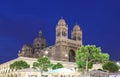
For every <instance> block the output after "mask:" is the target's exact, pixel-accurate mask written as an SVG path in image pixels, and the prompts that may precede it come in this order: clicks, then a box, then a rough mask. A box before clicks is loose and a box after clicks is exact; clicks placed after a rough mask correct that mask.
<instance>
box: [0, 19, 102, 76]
mask: <svg viewBox="0 0 120 77" xmlns="http://www.w3.org/2000/svg"><path fill="white" fill-rule="evenodd" d="M81 46H82V30H81V29H80V26H79V25H78V24H76V25H74V27H73V30H72V32H71V39H69V38H68V25H67V23H66V22H65V20H64V19H63V18H62V19H60V20H59V21H58V23H57V26H56V40H55V44H54V45H52V46H49V47H47V43H46V39H45V38H44V37H43V35H42V31H40V32H39V34H38V37H36V38H35V39H34V41H33V45H30V44H24V45H23V47H22V49H21V51H20V52H19V53H18V56H19V57H18V58H16V59H14V60H10V61H8V62H5V63H3V64H0V77H13V75H14V76H16V75H18V76H19V72H17V71H16V72H15V71H14V70H11V69H10V64H12V63H14V62H15V61H19V60H24V61H26V62H27V63H28V64H30V67H32V65H33V63H34V62H36V61H37V59H36V58H38V57H41V56H48V57H49V58H50V60H51V62H52V63H55V64H56V63H58V62H59V63H62V64H63V66H64V67H65V68H69V69H72V70H75V68H76V67H77V65H76V63H75V55H76V50H77V49H79V48H80V47H81ZM100 68H102V65H101V64H94V65H93V69H100ZM19 77H21V76H19Z"/></svg>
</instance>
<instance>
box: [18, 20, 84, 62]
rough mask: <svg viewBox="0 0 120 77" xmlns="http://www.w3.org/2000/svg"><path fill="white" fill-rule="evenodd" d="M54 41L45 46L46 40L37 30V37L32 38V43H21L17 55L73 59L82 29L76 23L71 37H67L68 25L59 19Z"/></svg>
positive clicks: (80, 42)
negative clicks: (52, 43) (20, 48)
mask: <svg viewBox="0 0 120 77" xmlns="http://www.w3.org/2000/svg"><path fill="white" fill-rule="evenodd" d="M55 41H56V43H55V44H54V45H52V46H48V47H46V40H45V38H44V37H43V36H42V32H39V35H38V37H36V38H35V39H34V42H33V45H28V44H27V45H26V44H25V45H23V47H22V50H21V51H20V52H19V54H18V55H19V56H23V57H34V58H38V57H41V56H48V57H49V58H50V59H52V60H57V61H69V62H74V61H75V55H76V50H77V49H79V48H80V47H81V46H82V31H81V29H80V26H79V25H78V24H76V25H75V26H74V27H73V30H72V33H71V39H68V25H67V24H66V22H65V20H64V19H60V20H59V21H58V24H57V26H56V40H55Z"/></svg>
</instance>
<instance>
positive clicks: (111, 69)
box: [102, 61, 119, 72]
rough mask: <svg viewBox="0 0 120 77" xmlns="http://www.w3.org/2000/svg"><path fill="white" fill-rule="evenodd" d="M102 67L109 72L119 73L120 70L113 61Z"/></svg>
mask: <svg viewBox="0 0 120 77" xmlns="http://www.w3.org/2000/svg"><path fill="white" fill-rule="evenodd" d="M102 67H103V69H104V70H107V71H109V72H118V70H119V66H118V65H117V64H115V63H114V62H111V61H109V62H107V63H105V64H104V65H103V66H102Z"/></svg>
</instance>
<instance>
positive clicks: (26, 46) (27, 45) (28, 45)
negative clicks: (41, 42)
mask: <svg viewBox="0 0 120 77" xmlns="http://www.w3.org/2000/svg"><path fill="white" fill-rule="evenodd" d="M23 48H32V46H31V45H30V44H24V45H23Z"/></svg>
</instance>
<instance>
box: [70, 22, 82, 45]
mask: <svg viewBox="0 0 120 77" xmlns="http://www.w3.org/2000/svg"><path fill="white" fill-rule="evenodd" d="M71 39H72V40H75V41H77V42H79V43H80V44H81V45H82V30H81V29H80V26H79V25H78V24H76V25H75V26H74V28H73V31H72V33H71Z"/></svg>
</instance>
